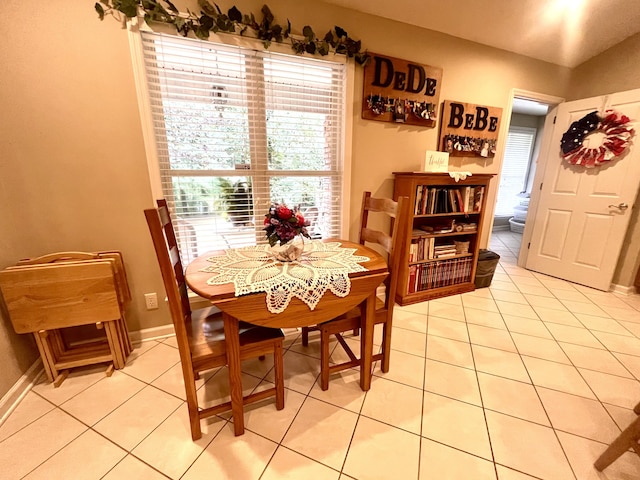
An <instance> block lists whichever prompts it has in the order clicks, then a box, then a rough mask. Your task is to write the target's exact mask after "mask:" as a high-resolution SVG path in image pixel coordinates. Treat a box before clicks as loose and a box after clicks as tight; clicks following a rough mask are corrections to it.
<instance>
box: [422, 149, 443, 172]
mask: <svg viewBox="0 0 640 480" xmlns="http://www.w3.org/2000/svg"><path fill="white" fill-rule="evenodd" d="M424 171H425V172H448V171H449V152H436V151H433V150H427V153H426V155H425V158H424Z"/></svg>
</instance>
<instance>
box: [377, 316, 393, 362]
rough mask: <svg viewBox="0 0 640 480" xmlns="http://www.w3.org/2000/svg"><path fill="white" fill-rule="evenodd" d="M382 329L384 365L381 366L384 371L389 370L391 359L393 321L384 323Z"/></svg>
mask: <svg viewBox="0 0 640 480" xmlns="http://www.w3.org/2000/svg"><path fill="white" fill-rule="evenodd" d="M383 328H384V329H383V331H382V365H381V366H380V367H381V369H382V371H383V372H384V373H387V372H388V371H389V364H390V361H391V358H390V357H391V322H388V321H387V322H385V323H384V324H383Z"/></svg>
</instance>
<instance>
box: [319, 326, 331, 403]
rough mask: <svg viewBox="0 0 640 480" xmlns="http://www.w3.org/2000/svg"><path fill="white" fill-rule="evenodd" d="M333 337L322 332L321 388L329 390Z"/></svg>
mask: <svg viewBox="0 0 640 480" xmlns="http://www.w3.org/2000/svg"><path fill="white" fill-rule="evenodd" d="M330 337H331V335H329V333H328V332H327V331H325V330H322V329H321V330H320V388H322V390H328V389H329V339H330Z"/></svg>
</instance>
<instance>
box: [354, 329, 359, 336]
mask: <svg viewBox="0 0 640 480" xmlns="http://www.w3.org/2000/svg"><path fill="white" fill-rule="evenodd" d="M358 335H360V329H359V328H354V329H353V336H354V337H357V336H358Z"/></svg>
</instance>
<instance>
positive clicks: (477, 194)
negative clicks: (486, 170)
mask: <svg viewBox="0 0 640 480" xmlns="http://www.w3.org/2000/svg"><path fill="white" fill-rule="evenodd" d="M483 196H484V186H482V185H479V186H474V187H472V186H463V187H429V186H427V185H418V186H417V187H416V201H415V205H414V213H415V214H416V215H433V214H443V213H464V214H467V213H477V212H479V211H480V209H481V208H482V200H483Z"/></svg>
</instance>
